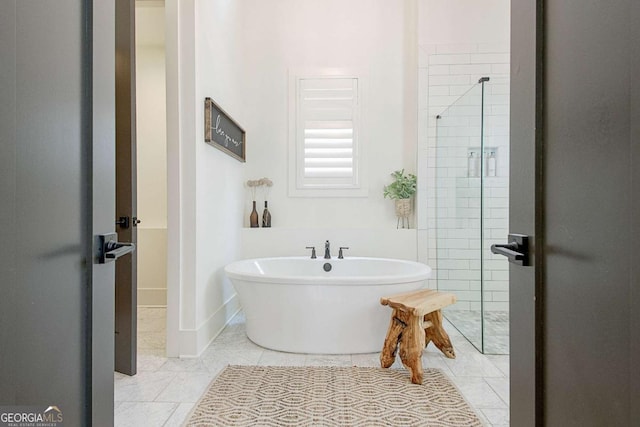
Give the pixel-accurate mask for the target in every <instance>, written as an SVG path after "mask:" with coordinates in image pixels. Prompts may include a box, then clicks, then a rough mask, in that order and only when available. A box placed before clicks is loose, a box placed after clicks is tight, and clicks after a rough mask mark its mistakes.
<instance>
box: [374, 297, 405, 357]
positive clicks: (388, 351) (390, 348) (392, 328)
mask: <svg viewBox="0 0 640 427" xmlns="http://www.w3.org/2000/svg"><path fill="white" fill-rule="evenodd" d="M404 327H405V324H404V323H402V322H401V321H400V320H399V319H398V317H397V310H396V309H393V313H392V314H391V321H390V322H389V330H388V331H387V337H386V338H385V339H384V345H383V346H382V352H381V353H380V366H382V367H383V368H388V367H389V366H391V365H393V362H394V361H395V360H396V352H397V350H398V340H399V338H400V335H402V331H403V329H404Z"/></svg>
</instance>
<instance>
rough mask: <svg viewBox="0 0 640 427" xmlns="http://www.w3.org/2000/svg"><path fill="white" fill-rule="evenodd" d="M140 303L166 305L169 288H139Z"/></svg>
mask: <svg viewBox="0 0 640 427" xmlns="http://www.w3.org/2000/svg"><path fill="white" fill-rule="evenodd" d="M138 305H139V306H141V307H166V306H167V288H138Z"/></svg>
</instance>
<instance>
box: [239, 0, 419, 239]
mask: <svg viewBox="0 0 640 427" xmlns="http://www.w3.org/2000/svg"><path fill="white" fill-rule="evenodd" d="M243 3H244V4H245V6H246V15H245V16H244V19H243V21H242V28H243V32H244V40H245V50H244V57H245V58H246V89H247V92H246V100H247V114H246V121H245V122H244V123H243V124H244V125H246V128H247V129H246V130H247V168H246V170H245V175H244V178H245V180H246V179H255V178H261V177H263V176H266V177H269V178H271V179H272V180H273V182H274V186H273V188H272V189H271V192H270V196H269V209H270V211H271V213H272V222H273V227H293V228H295V227H325V228H350V227H355V228H371V229H375V228H395V214H394V208H393V202H392V201H389V200H385V199H383V197H382V188H383V186H384V185H386V184H389V183H390V176H389V174H390V173H391V172H393V171H394V170H396V169H402V168H403V167H404V168H406V169H407V170H408V171H411V172H413V171H415V157H414V156H411V157H410V158H405V157H404V156H405V146H410V148H409V149H407V150H406V151H408V152H412V153H415V131H414V129H415V126H413V127H412V128H411V127H410V128H406V127H405V126H404V124H405V122H404V120H405V118H406V117H407V116H408V117H414V118H415V117H416V113H417V110H416V109H417V106H416V105H415V99H410V100H409V101H408V102H405V96H404V94H405V87H406V86H410V87H411V89H410V90H408V92H410V93H412V94H415V93H416V89H417V74H416V69H415V67H412V64H413V63H412V61H415V57H416V52H415V50H411V51H410V52H407V51H408V49H405V44H407V43H412V42H413V41H412V37H413V36H415V25H414V24H413V22H412V18H411V17H407V16H405V15H406V14H405V9H406V8H407V7H408V6H406V5H405V4H412V3H413V2H412V1H406V2H404V1H398V2H388V1H382V0H351V1H343V0H307V1H299V0H278V1H268V2H265V1H263V0H245V1H244V2H243ZM407 15H408V14H407ZM406 21H409V22H406ZM407 31H408V32H410V33H411V34H410V35H409V36H407V34H406V33H407ZM413 44H415V42H413ZM407 56H409V58H407ZM314 68H320V69H326V68H342V69H344V68H350V69H357V70H362V71H363V72H364V74H365V76H366V78H367V82H368V87H367V88H366V89H367V90H366V96H367V99H365V102H364V105H363V107H364V125H363V130H364V140H363V141H362V142H363V150H364V155H365V157H366V159H367V171H368V172H367V175H366V180H367V181H368V186H369V194H368V197H363V198H355V197H354V198H320V197H317V198H304V197H289V196H288V195H287V179H288V178H287V171H288V156H289V155H290V153H289V145H288V118H289V113H288V111H289V110H288V108H289V105H287V104H288V102H287V100H288V73H289V71H290V70H298V69H314ZM407 70H410V72H409V73H407ZM411 101H413V102H414V104H411ZM258 206H259V207H261V206H264V203H263V197H262V196H261V195H260V194H258ZM250 211H251V196H250V195H249V192H248V191H247V192H246V193H245V206H244V224H245V226H248V216H249V213H250Z"/></svg>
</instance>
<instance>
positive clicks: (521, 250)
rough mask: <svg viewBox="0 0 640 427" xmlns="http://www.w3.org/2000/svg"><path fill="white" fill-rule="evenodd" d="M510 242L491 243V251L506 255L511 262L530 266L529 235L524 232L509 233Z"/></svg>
mask: <svg viewBox="0 0 640 427" xmlns="http://www.w3.org/2000/svg"><path fill="white" fill-rule="evenodd" d="M508 240H509V243H506V244H496V245H491V252H492V253H494V254H498V255H504V256H506V257H507V258H508V259H509V262H510V263H513V264H517V265H522V266H528V265H531V264H530V263H529V236H527V235H524V234H509V238H508Z"/></svg>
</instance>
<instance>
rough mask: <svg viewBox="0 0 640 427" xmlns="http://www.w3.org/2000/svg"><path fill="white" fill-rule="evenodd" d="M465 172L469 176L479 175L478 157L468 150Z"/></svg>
mask: <svg viewBox="0 0 640 427" xmlns="http://www.w3.org/2000/svg"><path fill="white" fill-rule="evenodd" d="M467 174H468V176H469V177H476V176H479V171H478V158H477V157H476V156H475V152H473V151H470V152H469V158H468V159H467Z"/></svg>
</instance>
